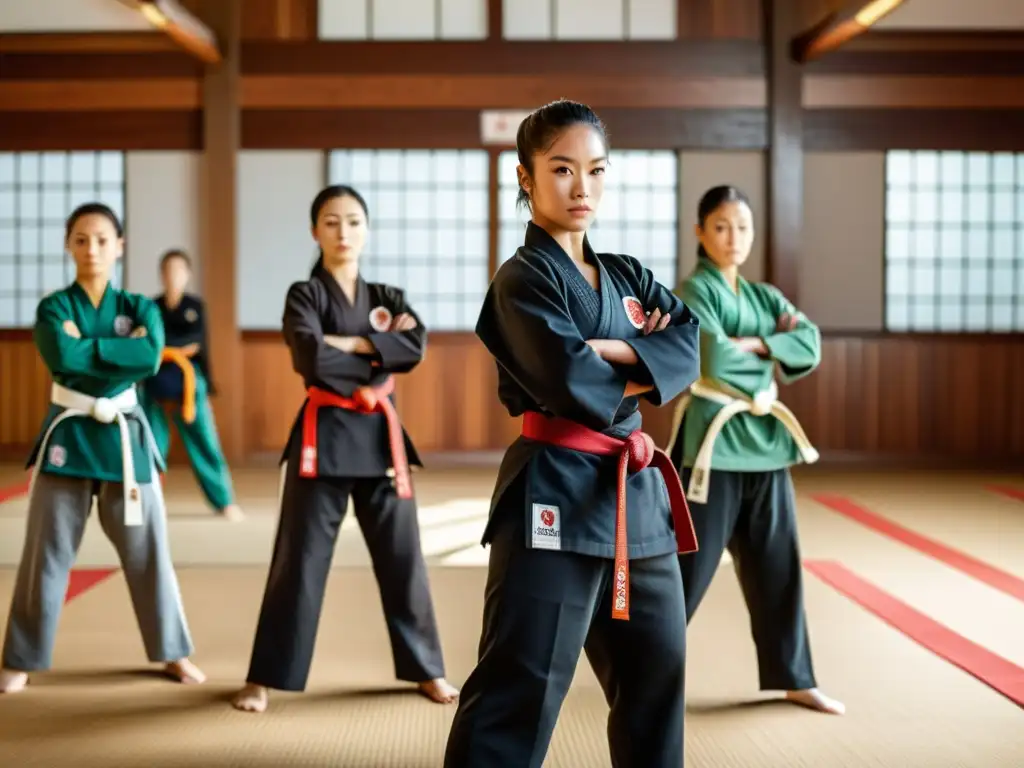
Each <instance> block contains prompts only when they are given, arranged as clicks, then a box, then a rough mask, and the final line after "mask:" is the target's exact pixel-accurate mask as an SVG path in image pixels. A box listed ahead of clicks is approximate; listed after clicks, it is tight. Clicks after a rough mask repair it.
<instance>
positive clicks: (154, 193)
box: [125, 152, 202, 296]
mask: <svg viewBox="0 0 1024 768" xmlns="http://www.w3.org/2000/svg"><path fill="white" fill-rule="evenodd" d="M125 177H126V183H125V187H126V192H127V205H126V212H125V219H126V221H127V222H128V228H129V230H128V239H127V243H126V248H125V260H126V263H125V287H126V288H127V289H128V290H130V291H135V292H137V293H144V294H146V295H147V296H155V295H157V294H159V293H160V292H161V291H162V290H163V289H162V287H161V285H160V274H159V263H160V256H161V255H163V253H164V252H165V251H167V250H170V249H171V248H180V249H182V250H183V251H185V252H186V253H187V254H188V255H189V258H190V259H191V260H192V269H193V277H192V285H191V290H192V291H194V292H195V293H200V294H201V293H202V266H201V259H202V254H201V253H200V250H199V249H200V243H199V225H200V222H199V153H198V152H129V153H128V154H127V157H126V159H125Z"/></svg>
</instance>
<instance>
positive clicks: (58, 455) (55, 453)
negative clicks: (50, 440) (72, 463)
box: [50, 445, 68, 468]
mask: <svg viewBox="0 0 1024 768" xmlns="http://www.w3.org/2000/svg"><path fill="white" fill-rule="evenodd" d="M67 462H68V452H67V451H66V450H64V446H63V445H51V446H50V464H51V465H52V466H54V467H57V468H60V467H63V466H64V465H65V464H67Z"/></svg>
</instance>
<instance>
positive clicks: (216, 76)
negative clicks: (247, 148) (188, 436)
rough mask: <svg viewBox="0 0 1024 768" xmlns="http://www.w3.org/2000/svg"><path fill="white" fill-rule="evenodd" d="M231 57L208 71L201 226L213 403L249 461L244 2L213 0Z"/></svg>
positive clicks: (210, 5) (228, 450)
mask: <svg viewBox="0 0 1024 768" xmlns="http://www.w3.org/2000/svg"><path fill="white" fill-rule="evenodd" d="M199 15H200V16H201V17H202V19H203V21H204V22H206V23H207V24H208V25H209V26H210V28H211V29H212V30H213V31H214V33H215V34H216V35H217V38H218V41H219V43H220V46H221V50H222V51H223V54H224V60H223V61H222V62H221V63H220V64H218V65H216V66H210V67H208V68H207V70H206V73H205V75H204V77H203V155H202V160H201V167H202V170H201V174H200V185H201V191H200V196H199V197H200V215H199V217H200V228H201V242H202V259H201V265H202V270H203V292H204V294H205V297H206V304H207V312H208V319H207V323H208V327H209V335H210V347H211V351H212V363H211V367H212V369H213V371H212V372H213V376H214V382H215V383H216V385H217V395H216V397H215V398H214V402H213V407H214V410H215V413H216V418H217V429H218V431H219V432H220V439H221V443H222V445H223V448H224V453H225V456H226V457H227V460H228V461H230V462H237V461H241V460H244V459H245V442H244V441H245V436H244V431H243V428H244V417H243V416H244V408H243V406H244V396H245V390H244V388H243V386H242V374H243V371H242V338H241V333H240V331H239V328H238V307H237V298H236V295H237V284H238V279H237V274H238V242H237V234H236V231H237V222H238V192H237V185H236V179H237V174H238V150H239V144H240V142H241V106H240V93H241V67H240V53H241V52H240V40H241V20H242V0H206V2H204V3H203V4H202V6H201V13H200V14H199Z"/></svg>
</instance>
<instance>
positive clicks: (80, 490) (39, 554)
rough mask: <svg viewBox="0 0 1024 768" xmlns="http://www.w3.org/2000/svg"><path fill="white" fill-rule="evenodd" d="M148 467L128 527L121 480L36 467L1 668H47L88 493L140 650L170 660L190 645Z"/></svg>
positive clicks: (156, 483)
mask: <svg viewBox="0 0 1024 768" xmlns="http://www.w3.org/2000/svg"><path fill="white" fill-rule="evenodd" d="M153 472H154V474H153V482H152V483H149V484H146V485H140V487H139V490H140V491H141V493H142V515H143V524H142V525H140V526H131V527H128V526H125V524H124V501H123V499H124V496H123V491H122V488H121V483H103V482H98V481H96V480H88V479H81V478H75V477H62V476H60V475H48V474H45V473H42V472H41V473H39V475H38V476H37V477H36V482H35V485H34V486H33V488H32V495H31V498H30V499H29V508H28V526H27V529H26V532H25V547H24V550H23V551H22V555H21V564H20V565H19V566H18V577H17V582H16V584H15V587H14V597H13V599H12V600H11V612H10V617H9V618H8V621H7V634H6V636H5V638H4V649H3V667H4V668H5V669H10V670H18V671H22V672H31V671H34V670H44V669H49V667H50V665H51V663H52V659H53V644H54V639H55V636H56V632H57V621H58V619H59V617H60V612H61V608H62V607H63V605H64V597H65V594H66V593H67V586H68V574H69V572H70V570H71V566H72V565H73V564H74V561H75V557H76V556H77V554H78V548H79V546H80V545H81V543H82V534H83V533H84V532H85V522H86V519H87V518H88V517H89V512H90V510H91V508H92V499H93V496H96V497H97V507H98V510H99V518H100V525H101V526H102V527H103V532H104V533H105V534H106V536H107V538H108V539H109V540H110V543H111V544H113V545H114V548H115V549H116V550H117V554H118V557H119V559H120V561H121V567H122V569H123V570H124V576H125V581H126V582H127V583H128V590H129V592H130V594H131V598H132V604H133V606H134V608H135V617H136V619H137V620H138V622H139V629H140V630H141V632H142V642H143V644H144V645H145V649H146V656H147V658H148V659H149V660H150V661H152V662H169V661H177V660H178V659H183V658H185V657H187V656H189V655H190V654H191V653H192V639H191V637H190V635H189V630H188V624H187V622H186V621H185V611H184V609H183V607H182V603H181V593H180V592H179V590H178V579H177V576H176V575H175V573H174V565H173V563H172V562H171V551H170V548H169V546H168V543H167V521H166V519H165V515H164V499H163V491H162V490H161V488H160V480H159V476H158V475H157V474H156V470H155V469H154V470H153Z"/></svg>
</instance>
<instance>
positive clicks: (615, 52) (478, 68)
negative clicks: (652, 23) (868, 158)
mask: <svg viewBox="0 0 1024 768" xmlns="http://www.w3.org/2000/svg"><path fill="white" fill-rule="evenodd" d="M242 72H243V73H244V74H246V75H299V74H305V75H327V74H339V75H340V74H344V75H361V74H400V75H404V74H408V73H411V72H415V73H418V74H421V75H444V74H455V75H459V74H466V73H468V72H472V73H474V74H477V75H509V74H514V75H516V76H527V75H554V74H558V75H585V76H588V77H594V78H597V77H600V76H603V75H612V74H614V75H620V76H624V75H629V76H643V75H657V76H661V77H665V76H670V75H676V76H685V77H697V76H701V75H714V76H717V77H752V76H757V75H763V74H764V61H763V55H762V48H761V45H760V44H759V43H758V42H756V41H753V40H686V41H683V42H679V41H665V42H661V41H650V42H648V41H636V42H630V43H628V44H623V43H616V42H609V43H603V42H601V43H588V42H573V41H558V42H533V41H517V40H500V41H494V40H481V41H465V42H461V41H460V42H455V41H451V42H449V41H423V42H419V41H417V42H390V41H375V42H347V41H334V40H323V41H316V42H313V41H294V40H275V41H262V40H261V41H251V42H245V43H243V44H242Z"/></svg>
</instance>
